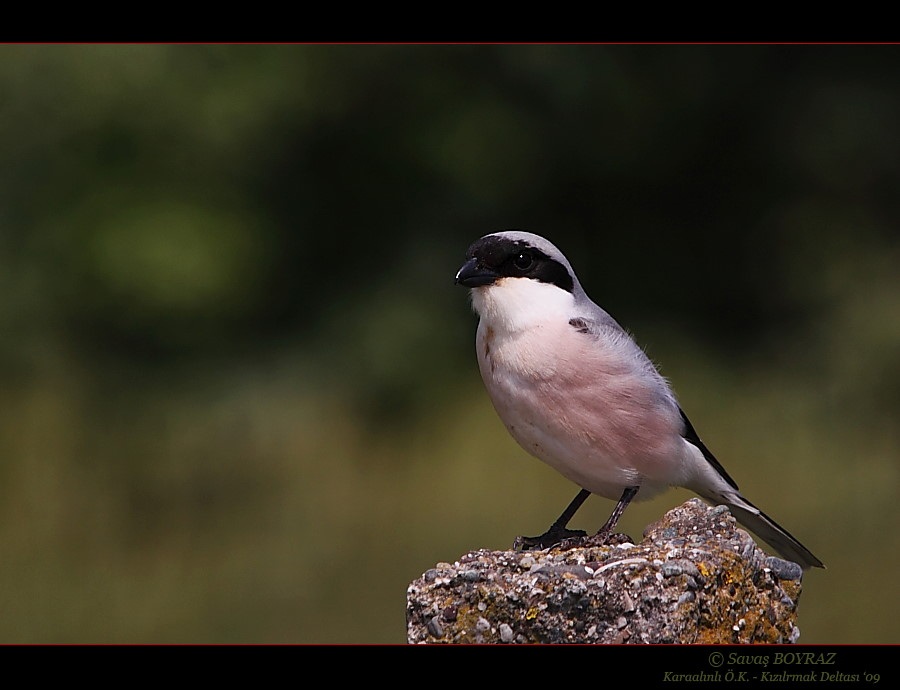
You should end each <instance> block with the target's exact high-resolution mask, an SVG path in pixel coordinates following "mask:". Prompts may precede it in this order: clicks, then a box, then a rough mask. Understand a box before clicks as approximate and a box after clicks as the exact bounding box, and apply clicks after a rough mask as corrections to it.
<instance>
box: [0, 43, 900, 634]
mask: <svg viewBox="0 0 900 690" xmlns="http://www.w3.org/2000/svg"><path fill="white" fill-rule="evenodd" d="M898 69H900V49H898V48H897V47H896V46H893V47H879V46H863V47H861V46H855V47H850V46H844V47H839V46H832V47H828V46H826V47H823V46H815V47H813V46H810V47H802V46H788V47H779V46H763V47H753V46H750V47H739V46H716V47H703V46H680V47H679V46H656V47H654V46H649V47H647V46H645V47H640V46H632V47H622V46H415V47H404V46H2V47H0V122H2V125H3V126H2V127H0V156H2V158H0V159H2V161H3V165H2V167H0V180H2V182H0V553H2V554H3V558H2V566H0V611H2V615H0V642H59V641H86V642H93V641H97V642H117V641H124V642H155V641H164V642H238V641H239V642H332V641H339V642H402V641H404V640H405V622H404V603H405V589H406V585H407V584H408V583H409V582H410V581H412V580H413V579H415V578H416V577H418V576H419V575H420V574H421V573H422V572H423V571H424V570H426V569H428V568H430V567H432V566H433V565H434V564H435V563H436V562H438V561H452V560H453V559H455V558H457V557H458V556H459V555H461V554H462V553H464V552H465V551H467V550H470V549H477V548H507V547H508V546H509V545H510V544H511V543H512V540H513V538H514V537H515V536H516V535H519V534H532V533H536V531H540V530H541V529H543V528H544V527H546V524H548V522H549V521H550V520H551V519H552V518H553V517H555V516H556V515H557V514H558V512H559V509H560V507H561V506H563V505H565V504H566V502H567V501H568V500H569V499H571V497H572V496H574V495H575V493H576V488H575V487H574V486H572V485H570V484H568V483H567V482H566V481H565V480H563V479H562V478H560V477H557V476H556V475H555V474H554V473H553V472H552V470H550V469H548V468H545V467H544V466H542V465H540V463H538V462H537V461H536V460H533V459H531V458H528V457H527V456H525V454H524V453H523V452H522V451H520V450H519V449H518V448H517V447H516V446H515V445H514V443H513V442H512V440H510V439H509V438H508V437H507V435H506V432H505V431H504V429H503V428H502V426H501V424H500V423H499V421H498V420H497V419H496V418H495V416H494V414H493V411H492V409H491V407H490V403H489V402H488V401H487V398H486V395H485V393H484V391H483V390H482V387H481V382H480V380H479V379H478V374H477V370H476V367H475V355H474V351H473V339H474V329H475V319H474V317H473V316H472V315H471V314H470V312H469V308H468V305H467V301H466V296H465V292H464V291H463V290H460V289H459V288H456V287H454V286H453V280H452V279H453V274H454V272H455V271H456V269H457V268H458V266H459V264H460V262H461V260H462V258H463V255H464V252H465V249H466V247H467V246H468V244H469V242H471V241H472V240H473V239H475V238H476V237H478V236H480V235H482V234H485V233H487V232H491V231H494V230H498V229H504V228H521V229H526V230H530V231H533V232H537V233H540V234H542V235H545V236H547V237H549V238H550V239H552V240H553V241H554V242H555V243H556V244H557V245H558V246H560V248H561V249H562V250H563V251H564V252H565V253H566V254H567V255H568V256H569V258H570V259H571V260H572V261H573V263H574V264H575V268H576V270H577V271H578V273H579V276H580V278H581V280H582V283H583V284H584V286H585V288H586V289H587V291H588V293H589V294H590V295H591V296H592V297H593V298H594V299H595V300H596V301H597V302H598V303H600V304H601V305H603V306H604V307H606V308H607V309H608V310H609V311H610V312H611V313H612V314H613V315H614V316H615V317H617V318H618V319H619V320H620V321H621V322H622V323H623V324H625V325H626V326H627V327H628V328H629V329H630V330H632V331H633V332H634V333H635V335H636V337H637V339H638V341H639V342H641V343H642V344H643V345H645V346H646V348H647V350H648V352H649V354H650V356H651V357H652V358H653V359H654V360H655V361H657V362H658V363H659V364H660V365H661V368H662V371H663V373H664V374H665V375H666V376H667V377H669V379H670V380H671V381H672V382H673V384H674V387H675V389H676V391H677V392H678V393H679V395H680V399H681V403H682V405H683V407H684V408H685V410H686V411H687V413H688V414H689V415H690V417H691V419H692V420H693V421H694V423H695V425H696V427H697V431H698V432H699V433H700V434H701V436H702V437H703V438H704V440H705V441H706V443H707V444H708V445H709V446H710V448H711V449H712V450H713V452H714V453H715V454H716V456H717V457H718V458H719V459H720V460H721V461H722V463H723V464H724V465H725V467H726V468H727V470H728V472H729V474H731V475H732V476H733V477H734V478H735V480H736V481H737V482H738V483H739V484H740V486H741V488H742V489H743V490H744V491H745V493H746V495H747V496H748V497H749V498H750V499H751V500H752V501H753V502H754V503H756V504H758V505H759V506H760V507H761V508H763V510H765V511H766V512H768V513H769V514H770V515H772V516H773V517H774V518H775V519H777V520H778V521H779V522H780V523H782V524H783V525H784V526H785V527H787V528H788V529H789V530H790V531H791V532H792V533H794V534H795V535H796V536H797V537H798V538H800V539H801V541H803V542H804V544H806V545H807V546H809V548H810V549H811V550H812V551H813V552H815V553H816V554H817V555H819V556H820V557H821V558H822V559H823V560H824V561H825V563H826V564H827V566H828V570H827V571H825V572H818V571H817V572H813V573H810V574H808V575H807V577H806V579H805V580H804V594H803V601H802V603H801V606H800V611H799V625H800V629H801V631H802V636H801V641H802V642H894V643H896V642H900V621H898V619H897V616H895V615H894V614H893V611H892V607H890V606H885V601H886V597H888V600H889V597H890V596H891V593H890V583H891V582H893V579H894V574H895V572H896V569H897V568H898V567H900V543H898V541H897V540H896V538H895V537H894V530H895V528H896V525H897V524H898V523H900V502H898V500H897V496H898V487H900V464H898V458H900V425H898V424H897V420H898V419H900V269H898V267H900V240H898V238H900V232H898V228H900V195H898V194H897V190H898V188H900V127H898V124H897V123H898V122H900V82H898V80H897V74H898ZM686 497H687V494H686V493H682V492H672V493H670V494H668V495H667V496H665V497H662V498H659V499H655V500H653V501H652V502H650V503H647V504H639V505H636V506H633V507H632V508H630V509H629V512H628V514H626V516H625V517H624V518H623V521H622V523H620V527H621V528H622V529H623V530H625V531H628V532H629V533H631V534H632V535H633V536H635V537H637V536H639V534H640V532H641V530H642V529H643V527H644V525H646V524H647V523H648V522H650V521H651V520H654V519H656V518H658V517H659V516H660V515H662V514H663V513H664V512H665V510H666V509H668V508H669V507H671V506H673V505H676V504H677V503H678V502H680V501H683V500H684V499H685V498H686ZM610 507H611V504H610V503H609V502H608V501H603V500H601V499H596V498H594V499H591V500H589V501H588V503H587V504H586V506H585V508H584V509H583V511H582V513H580V514H579V515H578V517H577V519H576V520H574V521H573V525H572V527H574V528H585V529H590V528H594V529H596V528H597V527H599V525H601V524H602V522H603V520H604V519H605V516H606V515H607V514H608V512H609V510H610ZM885 587H887V588H888V590H887V593H885V589H884V588H885Z"/></svg>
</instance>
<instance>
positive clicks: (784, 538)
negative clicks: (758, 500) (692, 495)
mask: <svg viewBox="0 0 900 690" xmlns="http://www.w3.org/2000/svg"><path fill="white" fill-rule="evenodd" d="M700 495H701V496H702V497H703V498H705V499H706V500H707V501H710V502H711V503H715V504H724V505H727V506H728V508H729V509H730V510H731V514H732V515H734V517H735V519H736V520H737V521H738V522H740V523H741V524H742V525H743V526H744V527H746V528H747V529H749V530H750V531H751V532H753V533H754V534H756V535H757V536H758V537H759V538H760V539H762V540H763V541H764V542H766V543H767V544H768V545H769V546H771V547H772V548H773V549H775V550H776V551H777V552H778V553H779V554H780V555H781V556H782V557H783V558H786V559H787V560H789V561H793V562H794V563H798V564H799V565H800V567H802V568H803V569H804V570H806V569H807V568H824V567H825V565H824V564H823V563H822V561H820V560H819V559H818V558H816V557H815V556H814V555H813V554H812V552H811V551H810V550H809V549H807V548H806V547H805V546H803V544H801V543H800V542H799V541H797V539H796V538H795V537H794V536H792V535H791V533H790V532H788V531H787V530H786V529H784V527H782V526H781V525H779V524H778V523H777V522H775V521H774V520H773V519H772V518H770V517H769V516H768V515H766V514H765V513H764V512H762V511H761V510H760V509H759V508H757V507H756V506H755V505H753V504H752V503H750V501H748V500H747V499H746V498H744V497H743V496H742V495H741V494H740V493H738V492H737V491H715V490H713V491H704V492H701V493H700Z"/></svg>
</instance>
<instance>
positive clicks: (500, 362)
mask: <svg viewBox="0 0 900 690" xmlns="http://www.w3.org/2000/svg"><path fill="white" fill-rule="evenodd" d="M454 282H455V284H456V285H459V286H462V287H466V288H469V289H470V295H471V303H472V308H473V310H474V311H475V313H476V314H477V315H478V317H479V322H478V328H477V331H476V336H475V340H476V344H475V346H476V353H477V360H478V368H479V370H480V373H481V377H482V379H483V381H484V385H485V387H486V389H487V392H488V395H489V397H490V399H491V402H492V404H493V406H494V409H495V410H496V412H497V414H498V416H499V417H500V419H501V420H502V422H503V424H504V425H505V426H506V429H507V430H508V431H509V433H510V435H511V436H512V437H513V438H514V439H515V440H516V441H517V442H518V444H519V445H520V446H521V447H522V448H523V449H524V450H525V451H527V452H528V453H529V454H531V455H533V456H534V457H536V458H538V459H539V460H542V461H543V462H545V463H546V464H548V465H550V466H551V467H553V468H554V469H555V470H557V471H558V472H559V473H561V474H562V475H563V476H564V477H566V478H567V479H569V480H570V481H572V482H573V483H575V484H576V485H577V486H579V487H581V490H580V491H579V493H578V494H577V495H576V496H575V498H574V499H573V500H572V502H571V503H570V504H569V505H568V506H567V507H566V509H565V510H564V511H563V513H562V514H561V515H560V516H559V518H558V519H557V520H556V521H555V522H554V523H553V524H552V525H551V526H550V528H549V529H548V530H547V531H546V532H545V533H544V534H542V535H539V536H536V537H519V538H518V539H517V540H516V543H515V546H516V548H519V549H546V548H550V547H552V546H554V545H557V544H560V543H561V542H564V541H566V540H573V539H575V540H577V538H580V537H583V536H586V532H584V531H582V530H571V529H569V528H568V523H569V521H570V520H571V519H572V517H573V516H574V515H575V513H576V512H577V511H578V509H579V508H580V507H581V505H582V504H583V503H584V502H585V500H587V498H588V497H589V496H590V495H591V494H595V495H598V496H601V497H604V498H608V499H610V500H614V501H617V502H616V505H615V507H614V508H613V511H612V513H611V514H610V516H609V519H608V520H607V521H606V523H605V524H604V525H603V526H602V527H601V528H600V530H599V531H598V532H597V533H596V535H594V537H593V539H599V540H600V543H603V542H604V541H606V540H607V539H608V538H609V537H610V536H611V535H612V532H613V529H614V528H615V526H616V524H617V522H618V520H619V518H620V517H621V516H622V513H623V512H624V511H625V509H626V508H627V506H628V505H629V503H631V501H632V500H633V499H635V498H637V499H638V500H645V499H648V498H651V497H653V496H657V495H659V494H660V493H662V492H663V491H665V490H667V489H668V488H670V487H673V486H678V487H684V488H687V489H689V490H691V491H693V492H694V493H696V494H697V495H698V496H700V497H701V498H702V499H704V500H706V501H707V502H709V503H711V504H713V505H722V504H724V505H726V506H728V508H729V509H730V511H731V513H732V514H733V515H734V517H735V518H736V519H737V520H738V522H740V523H741V524H742V525H743V526H744V527H746V528H748V529H749V530H750V531H752V532H754V533H755V534H756V535H757V536H758V537H760V538H761V539H762V540H763V541H765V542H766V543H768V544H769V545H770V546H771V547H772V548H774V549H775V551H777V552H778V553H779V554H780V555H781V556H782V557H783V558H785V559H787V560H790V561H793V562H795V563H798V564H799V565H800V566H801V567H802V568H803V569H804V570H806V569H808V568H810V567H816V568H824V567H825V566H824V564H823V563H822V561H820V560H819V559H818V558H817V557H816V556H814V555H813V554H812V552H810V550H809V549H807V548H806V547H805V546H803V545H802V544H801V543H800V542H799V541H798V540H797V539H796V538H795V537H793V536H792V535H791V534H790V533H789V532H788V531H787V530H786V529H784V528H783V527H781V526H780V525H779V524H778V523H777V522H775V521H774V520H773V519H772V518H770V517H769V516H768V515H766V514H765V513H764V512H762V511H761V510H760V509H759V508H757V507H756V506H755V505H753V504H752V503H751V502H750V501H749V500H748V499H747V498H745V497H744V496H743V495H742V494H741V492H740V491H739V490H738V485H737V483H736V482H735V481H734V479H732V478H731V477H730V476H729V474H728V473H727V472H726V471H725V468H724V467H723V466H722V464H721V463H720V462H719V461H718V460H717V459H716V457H715V456H714V455H713V454H712V452H711V451H710V450H709V448H707V446H706V445H705V444H704V443H703V441H702V440H701V439H700V437H699V435H698V434H697V432H696V430H695V429H694V426H693V425H692V424H691V422H690V420H689V419H688V417H687V415H686V414H685V413H684V411H683V410H682V409H681V406H680V404H679V403H678V400H677V399H676V396H675V393H674V392H673V390H672V388H671V387H670V385H669V383H668V381H667V380H666V379H665V378H664V377H663V376H662V374H660V373H659V371H658V369H657V367H656V366H655V365H654V363H653V362H652V361H651V360H650V358H649V357H648V356H647V354H646V353H645V352H644V350H643V349H642V348H641V347H640V346H639V345H638V344H637V343H636V342H635V340H634V339H633V338H632V336H631V335H630V334H629V332H628V331H626V330H625V329H624V328H622V326H620V325H619V323H618V322H617V321H616V320H615V319H614V318H613V317H612V316H610V315H609V314H608V313H607V312H606V311H604V310H603V309H602V308H601V307H600V306H598V305H597V304H595V303H594V302H593V301H592V300H591V299H590V298H589V297H588V295H587V293H585V291H584V289H583V288H582V286H581V283H580V282H579V280H578V277H577V276H576V275H575V271H574V270H573V268H572V265H571V264H570V263H569V261H568V259H566V257H565V256H564V255H563V253H562V252H561V251H560V250H559V249H557V247H556V246H555V245H554V244H552V243H551V242H550V241H549V240H547V239H545V238H544V237H541V236H540V235H536V234H534V233H530V232H524V231H520V230H505V231H502V232H494V233H491V234H488V235H484V236H483V237H481V238H479V239H477V240H475V241H474V242H473V243H472V244H471V245H470V246H469V248H468V250H467V251H466V255H465V261H464V263H463V264H462V266H461V267H460V269H459V270H458V271H457V273H456V277H455V280H454Z"/></svg>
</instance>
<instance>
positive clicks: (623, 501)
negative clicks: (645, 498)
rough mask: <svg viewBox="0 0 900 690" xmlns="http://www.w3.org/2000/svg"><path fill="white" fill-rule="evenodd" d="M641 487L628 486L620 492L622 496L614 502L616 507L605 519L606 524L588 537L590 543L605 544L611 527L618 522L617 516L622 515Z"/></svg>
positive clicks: (610, 532) (611, 529)
mask: <svg viewBox="0 0 900 690" xmlns="http://www.w3.org/2000/svg"><path fill="white" fill-rule="evenodd" d="M639 488H641V487H639V486H629V487H628V488H626V489H625V491H623V492H622V497H621V498H620V499H619V502H618V503H616V507H615V508H613V511H612V513H611V514H610V516H609V519H607V521H606V524H604V525H603V527H601V528H600V529H599V530H598V531H597V534H595V535H594V536H593V537H591V538H590V541H591V543H592V544H605V543H606V541H607V539H609V536H610V534H612V531H613V529H614V528H615V526H616V523H617V522H619V518H620V517H622V513H624V512H625V509H626V508H627V507H628V504H629V503H631V499H633V498H634V497H635V495H636V494H637V492H638V489H639Z"/></svg>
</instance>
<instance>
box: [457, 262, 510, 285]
mask: <svg viewBox="0 0 900 690" xmlns="http://www.w3.org/2000/svg"><path fill="white" fill-rule="evenodd" d="M499 277H500V275H499V274H498V273H497V272H496V271H493V270H491V269H490V268H487V267H485V266H482V265H481V264H479V263H478V259H474V258H473V259H469V260H468V261H466V263H464V264H463V265H462V268H460V269H459V271H458V272H457V273H456V280H454V281H453V282H454V283H455V284H456V285H462V286H463V287H468V288H474V287H482V286H483V285H490V284H491V283H493V282H494V281H495V280H497V278H499Z"/></svg>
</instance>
